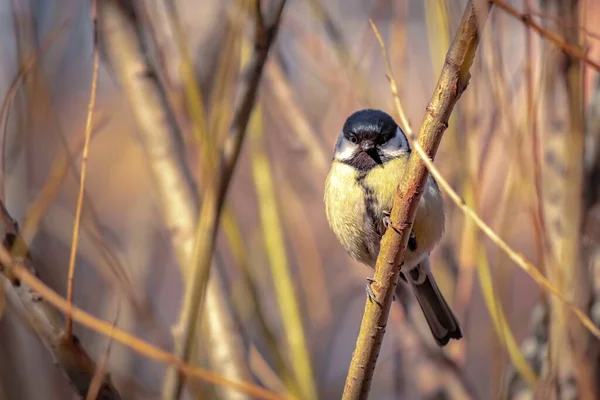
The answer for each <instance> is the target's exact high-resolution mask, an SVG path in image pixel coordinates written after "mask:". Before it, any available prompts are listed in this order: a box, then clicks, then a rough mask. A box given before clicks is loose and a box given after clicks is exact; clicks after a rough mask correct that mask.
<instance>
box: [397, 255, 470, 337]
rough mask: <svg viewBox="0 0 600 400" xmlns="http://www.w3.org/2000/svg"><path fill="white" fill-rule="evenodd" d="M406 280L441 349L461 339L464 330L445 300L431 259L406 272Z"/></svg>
mask: <svg viewBox="0 0 600 400" xmlns="http://www.w3.org/2000/svg"><path fill="white" fill-rule="evenodd" d="M406 279H407V281H408V282H409V283H410V286H411V287H412V289H413V293H414V294H415V297H416V298H417V301H418V302H419V305H420V306H421V310H423V314H424V315H425V319H426V320H427V324H428V325H429V329H431V333H432V335H433V338H434V339H435V341H436V342H437V344H438V345H439V346H440V347H443V346H445V345H446V344H448V342H449V341H450V339H457V340H458V339H461V338H462V330H461V329H460V325H459V323H458V320H457V319H456V316H455V315H454V313H453V312H452V309H451V308H450V306H449V305H448V303H447V302H446V299H444V296H443V295H442V293H441V292H440V289H439V288H438V286H437V283H436V282H435V278H434V277H433V275H432V273H431V270H430V268H429V257H427V258H426V259H425V260H424V261H423V262H421V263H420V264H419V265H418V266H416V267H415V268H413V269H411V270H410V271H407V272H406Z"/></svg>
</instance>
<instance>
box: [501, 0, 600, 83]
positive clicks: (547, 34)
mask: <svg viewBox="0 0 600 400" xmlns="http://www.w3.org/2000/svg"><path fill="white" fill-rule="evenodd" d="M489 2H490V3H493V4H495V5H496V6H498V8H501V9H502V10H504V11H506V12H507V13H508V14H510V15H512V16H513V17H515V18H518V19H520V20H521V21H522V22H523V23H524V24H525V25H527V26H529V27H530V28H531V29H533V30H534V31H536V32H537V33H538V34H539V35H540V36H542V37H543V38H545V39H548V40H549V41H551V42H552V43H554V44H555V45H556V46H558V47H559V48H560V49H561V50H562V51H564V52H565V53H567V54H568V55H570V56H571V57H575V58H578V59H580V60H581V61H583V62H584V63H586V64H587V65H589V66H590V67H592V68H594V69H595V70H596V71H599V72H600V64H599V63H597V62H596V61H594V60H592V59H591V58H589V57H588V56H587V54H586V52H585V50H582V49H578V48H576V47H574V46H572V45H571V44H569V42H568V41H567V40H565V39H564V38H563V37H562V36H560V35H558V34H556V33H554V32H551V31H549V30H548V29H546V28H544V27H543V26H541V25H540V24H538V23H536V22H535V21H534V20H533V19H532V18H531V15H530V14H521V13H520V12H519V11H517V10H516V9H514V8H512V7H511V6H510V4H508V3H506V2H504V1H502V0H489Z"/></svg>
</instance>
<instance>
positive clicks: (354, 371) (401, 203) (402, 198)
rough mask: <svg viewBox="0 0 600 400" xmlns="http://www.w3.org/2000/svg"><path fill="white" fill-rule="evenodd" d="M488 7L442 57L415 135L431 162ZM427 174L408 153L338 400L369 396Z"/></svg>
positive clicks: (467, 16) (466, 23)
mask: <svg viewBox="0 0 600 400" xmlns="http://www.w3.org/2000/svg"><path fill="white" fill-rule="evenodd" d="M490 7H491V6H490V5H486V6H485V7H482V9H481V10H480V9H479V8H478V7H475V5H474V4H473V2H472V1H469V2H468V3H467V6H466V9H465V12H464V14H463V18H462V20H461V23H460V26H459V28H458V32H457V34H456V36H455V38H454V41H453V43H452V45H451V47H450V49H449V50H448V53H447V55H446V62H445V64H444V67H443V69H442V73H441V76H440V79H439V81H438V84H437V87H436V89H435V92H434V95H433V98H432V100H431V102H430V103H429V105H428V106H427V113H426V114H425V118H424V121H423V123H422V125H421V129H420V132H419V135H418V140H419V143H420V145H421V147H422V148H423V149H425V151H426V153H427V154H428V155H429V157H431V158H433V157H434V156H435V153H436V151H437V148H438V145H439V143H440V141H441V138H442V135H443V133H444V131H445V130H446V128H447V127H448V119H449V118H450V114H451V113H452V110H453V108H454V105H455V104H456V102H457V101H458V99H459V98H460V96H461V95H462V93H463V91H464V90H465V89H466V87H467V84H468V82H469V78H470V73H469V69H470V67H471V64H472V62H473V57H474V55H475V49H476V48H477V45H478V43H479V29H480V26H483V24H484V23H485V20H486V19H487V15H488V13H489V8H490ZM479 11H481V12H479ZM409 139H410V140H411V141H412V140H413V139H414V138H413V137H412V136H411V137H409ZM427 176H428V172H427V169H426V167H425V164H424V163H423V162H422V161H421V159H420V157H419V155H418V154H416V153H413V154H412V155H411V156H410V159H409V163H408V166H407V170H406V172H405V175H404V176H403V177H402V180H401V183H400V185H399V187H398V190H397V192H396V198H395V201H394V207H393V208H392V213H391V219H392V226H393V229H388V230H387V231H386V233H385V234H384V236H383V238H382V241H381V251H380V252H379V257H378V259H377V266H376V269H375V276H374V279H375V282H374V284H373V285H372V288H373V290H374V291H375V293H376V295H377V298H378V299H379V302H380V303H381V306H379V305H377V304H376V303H374V302H369V301H367V303H366V306H365V312H364V315H363V321H362V324H361V328H360V333H359V336H358V339H357V343H356V349H355V351H354V354H353V356H352V361H351V364H350V369H349V371H348V376H347V378H346V385H345V388H344V393H343V399H365V398H367V396H368V393H369V389H370V386H371V380H372V377H373V372H374V370H375V364H376V362H377V357H378V355H379V350H380V347H381V343H382V341H383V335H384V333H385V327H386V324H387V319H388V315H389V311H390V306H391V302H392V298H393V295H394V290H395V287H396V284H397V281H398V275H399V273H400V264H401V261H402V260H403V259H404V252H405V250H406V245H407V243H408V239H409V236H410V232H411V230H412V224H413V221H414V218H415V214H416V209H417V205H418V203H419V200H420V198H421V193H422V191H423V188H424V187H425V182H426V180H427Z"/></svg>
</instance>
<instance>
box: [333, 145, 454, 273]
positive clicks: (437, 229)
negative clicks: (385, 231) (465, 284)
mask: <svg viewBox="0 0 600 400" xmlns="http://www.w3.org/2000/svg"><path fill="white" fill-rule="evenodd" d="M407 161H408V154H406V155H403V156H401V157H398V158H395V159H393V160H390V161H388V162H386V163H384V164H381V165H377V166H375V167H373V168H372V169H370V170H368V171H359V170H358V169H356V168H354V167H352V166H350V165H347V164H345V163H341V162H338V161H334V162H333V164H332V166H331V170H330V171H329V174H328V176H327V180H326V183H325V195H324V200H325V211H326V214H327V220H328V221H329V225H330V226H331V229H332V230H333V232H334V233H335V235H336V236H337V238H338V240H339V241H340V243H341V244H342V246H343V247H344V248H345V249H346V251H347V252H348V253H349V254H350V255H351V256H352V257H353V258H354V259H356V260H358V261H360V262H363V263H365V264H367V265H370V266H373V267H374V266H375V262H376V260H377V255H378V253H379V242H380V238H381V231H380V229H379V226H380V225H379V224H381V221H382V219H383V216H384V212H390V211H391V209H392V205H393V201H394V197H395V195H396V188H397V186H398V183H399V182H400V180H401V179H402V174H403V171H404V169H405V166H406V163H407ZM428 179H429V182H428V185H426V190H425V192H424V193H423V196H422V198H421V201H420V203H419V208H418V209H417V215H416V217H415V223H414V225H413V233H414V235H415V238H416V242H417V251H415V253H412V252H410V251H409V252H407V254H406V257H405V267H407V268H412V267H413V266H414V265H415V264H416V263H417V262H419V261H420V258H422V257H423V256H426V255H427V254H428V253H429V251H431V249H432V248H433V246H434V245H435V244H436V242H437V241H438V240H439V239H440V238H441V236H442V234H443V230H444V209H443V201H442V198H441V196H440V194H439V192H438V191H437V190H436V188H437V185H436V184H435V182H434V181H433V180H432V179H431V177H430V178H428ZM369 198H372V200H368V199H369ZM369 206H370V208H371V209H372V211H371V212H370V213H369V212H368V210H367V208H369ZM417 254H418V255H419V259H417V258H416V255H417Z"/></svg>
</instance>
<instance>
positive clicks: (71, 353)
mask: <svg viewBox="0 0 600 400" xmlns="http://www.w3.org/2000/svg"><path fill="white" fill-rule="evenodd" d="M0 214H1V215H0V226H1V228H2V234H3V236H4V240H3V246H1V248H0V252H1V253H2V254H4V255H5V256H7V257H2V256H0V274H1V275H0V276H2V277H4V278H6V279H8V280H9V281H10V286H8V285H7V286H6V287H9V288H11V290H12V291H13V292H14V293H15V295H16V298H17V299H18V300H19V303H20V305H21V306H22V307H23V310H24V311H25V315H26V316H27V319H28V322H29V323H30V324H31V327H32V328H33V330H34V331H35V333H36V334H37V336H38V337H39V338H40V340H41V342H42V343H43V344H44V345H45V346H46V348H47V349H48V350H49V351H50V353H51V354H52V356H53V358H54V360H55V362H56V363H57V365H58V366H60V368H61V370H62V371H63V372H64V374H65V375H66V376H67V378H68V379H69V383H70V384H71V386H72V387H73V389H74V390H75V391H76V393H78V394H79V395H80V396H85V394H86V393H87V392H88V390H89V387H90V383H91V381H92V379H93V376H94V374H95V373H96V365H95V363H94V361H93V360H92V359H91V358H90V356H89V355H88V354H87V352H86V351H85V349H84V348H83V347H82V346H81V344H79V340H73V339H76V337H75V336H72V337H68V336H66V335H65V331H64V321H63V320H62V319H61V318H60V315H58V313H56V311H55V310H54V309H53V308H52V307H50V306H49V305H48V303H47V302H46V301H45V300H46V299H45V297H44V296H40V292H39V291H37V290H35V289H34V288H33V287H32V286H30V285H29V284H28V283H27V281H24V280H23V279H21V277H20V275H18V274H15V272H14V269H13V268H11V263H13V262H17V263H18V264H19V266H20V268H21V269H22V270H23V271H25V272H26V273H27V274H28V276H32V277H35V275H36V272H35V268H34V265H33V262H32V259H31V257H30V255H29V251H28V249H26V248H25V249H24V251H23V252H22V253H19V254H13V255H11V254H9V251H11V250H12V249H11V247H12V246H13V245H14V244H15V243H19V242H20V243H23V238H22V237H21V235H20V232H19V231H18V226H17V223H16V221H15V220H14V219H13V218H12V217H11V216H10V215H9V214H8V212H7V210H6V208H5V207H4V204H3V203H2V202H0ZM5 247H6V248H5ZM35 279H37V278H35ZM38 282H39V280H38ZM40 284H41V282H40ZM42 285H43V284H42ZM63 302H64V304H65V310H67V309H68V308H69V302H68V301H66V300H63ZM73 307H74V308H76V307H75V306H73ZM100 390H101V391H102V393H103V394H104V396H105V397H104V398H105V399H107V400H119V399H120V398H121V397H120V396H119V393H118V392H117V390H116V388H115V387H114V386H113V384H112V383H111V382H110V379H108V378H106V379H104V380H103V381H102V385H101V389H100Z"/></svg>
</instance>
